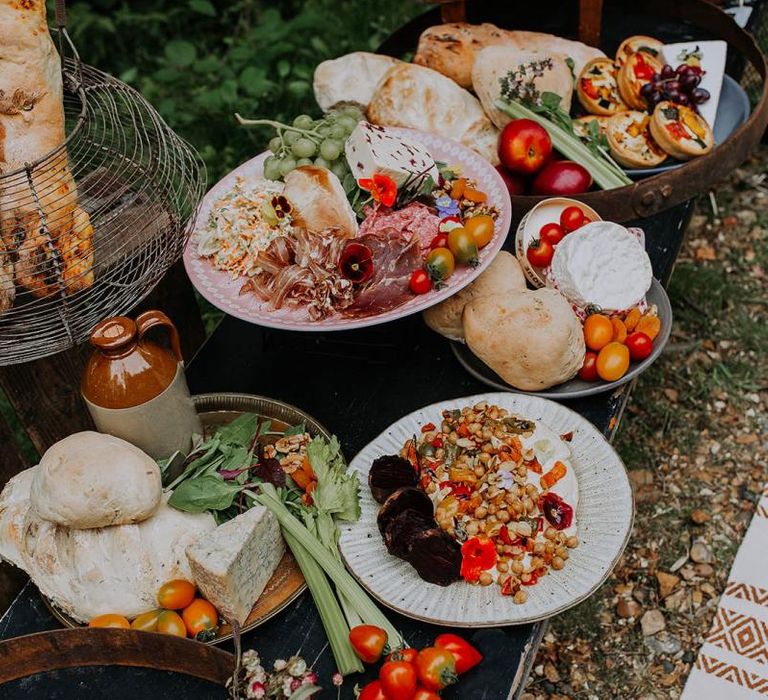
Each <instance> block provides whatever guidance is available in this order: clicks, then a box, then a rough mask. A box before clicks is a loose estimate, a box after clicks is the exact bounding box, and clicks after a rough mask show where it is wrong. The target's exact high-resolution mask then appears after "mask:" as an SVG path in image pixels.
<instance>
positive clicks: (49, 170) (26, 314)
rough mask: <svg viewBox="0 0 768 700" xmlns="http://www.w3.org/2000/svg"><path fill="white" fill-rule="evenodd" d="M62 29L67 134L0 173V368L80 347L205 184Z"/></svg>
mask: <svg viewBox="0 0 768 700" xmlns="http://www.w3.org/2000/svg"><path fill="white" fill-rule="evenodd" d="M62 5H63V3H62ZM62 25H63V22H60V26H59V46H60V53H61V55H62V71H63V83H64V115H65V130H66V139H65V141H64V143H62V144H61V145H60V146H59V147H58V148H56V149H55V150H53V151H52V152H50V153H48V154H47V155H46V156H44V157H43V158H41V159H39V160H37V161H35V162H33V163H27V164H25V166H24V167H22V168H20V169H18V170H15V171H14V172H8V173H4V174H2V175H0V234H1V235H0V366H2V365H10V364H16V363H20V362H27V361H30V360H34V359H39V358H41V357H46V356H48V355H52V354H54V353H57V352H60V351H62V350H66V349H68V348H70V347H72V346H74V345H76V344H78V343H81V342H83V341H84V340H86V339H87V338H88V336H89V334H90V331H91V329H92V328H93V326H94V325H95V324H96V323H97V322H98V321H99V320H101V319H102V318H104V317H107V316H112V315H120V314H124V313H126V312H127V311H129V310H130V309H131V308H132V307H133V306H135V305H136V304H137V303H138V302H139V301H140V300H141V299H143V298H144V297H145V296H146V295H147V294H149V292H150V291H151V290H152V289H153V287H154V286H155V285H156V284H157V283H158V282H159V281H160V279H161V278H162V277H163V275H164V274H165V272H166V271H167V270H168V269H169V268H170V266H171V265H173V264H174V263H175V262H176V261H177V260H178V259H179V258H180V257H181V254H182V252H183V249H184V245H185V243H186V240H187V237H188V235H189V233H190V232H191V230H192V227H193V225H194V220H195V216H196V213H197V208H198V205H199V202H200V200H201V197H202V194H203V191H204V187H205V166H204V164H203V163H202V161H201V159H200V157H199V155H198V154H197V153H196V152H195V151H194V149H192V148H191V147H190V146H189V145H188V144H187V143H186V142H185V141H183V140H182V139H181V138H180V137H179V136H177V135H176V134H175V133H174V132H173V131H171V129H170V128H169V126H168V125H167V124H166V123H165V122H164V121H163V119H162V118H161V117H160V115H159V114H158V113H157V112H156V111H155V110H154V109H153V108H152V106H151V105H150V104H149V103H148V102H147V101H146V100H145V99H144V98H143V97H142V96H141V95H140V94H139V93H138V92H137V91H136V90H134V89H133V88H131V87H130V86H128V85H126V84H125V83H122V82H121V81H119V80H117V79H115V78H113V77H112V76H110V75H107V74H106V73H103V72H101V71H99V70H97V69H95V68H92V67H89V66H87V65H84V64H82V63H81V61H80V59H79V57H78V54H77V51H76V50H75V48H74V46H73V45H72V44H71V42H70V41H69V37H68V35H67V34H66V30H65V29H64V28H63V26H62ZM65 54H71V55H65Z"/></svg>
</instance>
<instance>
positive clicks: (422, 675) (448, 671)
mask: <svg viewBox="0 0 768 700" xmlns="http://www.w3.org/2000/svg"><path fill="white" fill-rule="evenodd" d="M416 671H417V673H418V674H419V683H421V684H422V685H423V686H424V687H425V688H427V690H442V689H443V688H445V687H447V686H449V685H452V684H453V683H455V682H456V681H457V680H458V676H457V675H456V657H455V656H454V655H453V654H452V653H451V652H450V651H448V650H447V649H440V648H439V647H426V648H424V649H422V650H421V651H420V652H419V655H418V656H417V657H416Z"/></svg>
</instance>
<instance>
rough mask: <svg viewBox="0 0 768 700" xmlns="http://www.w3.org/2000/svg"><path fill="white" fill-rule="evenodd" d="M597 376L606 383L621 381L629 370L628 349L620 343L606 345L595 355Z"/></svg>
mask: <svg viewBox="0 0 768 700" xmlns="http://www.w3.org/2000/svg"><path fill="white" fill-rule="evenodd" d="M596 366H597V374H598V376H599V377H600V379H604V380H605V381H606V382H615V381H616V380H617V379H621V378H622V377H623V376H624V375H625V374H626V372H627V370H628V369H629V348H627V346H626V345H623V344H622V343H608V345H606V346H605V347H604V348H603V349H602V350H601V351H600V352H599V353H598V355H597V363H596Z"/></svg>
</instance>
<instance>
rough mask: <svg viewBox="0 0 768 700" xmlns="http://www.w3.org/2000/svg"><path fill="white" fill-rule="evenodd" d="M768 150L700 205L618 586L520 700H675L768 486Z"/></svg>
mask: <svg viewBox="0 0 768 700" xmlns="http://www.w3.org/2000/svg"><path fill="white" fill-rule="evenodd" d="M767 173H768V147H766V146H763V147H761V148H760V149H758V151H757V152H756V153H755V154H754V156H753V158H752V159H751V160H750V162H748V163H747V164H745V165H744V166H743V167H742V168H740V169H739V170H738V171H736V172H734V173H733V174H732V175H731V176H730V177H729V178H727V179H726V180H724V181H723V182H722V183H720V184H719V185H718V186H717V187H715V188H714V190H713V192H714V194H712V195H710V196H704V197H702V198H701V200H700V201H699V202H698V206H697V210H696V215H695V216H694V219H693V221H692V223H691V227H690V228H689V230H688V233H687V237H686V243H685V246H684V248H683V251H682V253H681V256H680V258H679V260H678V263H677V266H676V268H675V273H674V276H673V279H672V283H671V285H670V297H671V299H672V305H673V308H674V312H675V325H674V329H673V333H672V338H671V340H670V343H669V345H668V346H667V349H666V351H665V353H664V354H663V356H662V357H661V359H660V360H659V362H657V363H656V365H655V366H654V367H653V368H652V369H651V370H649V371H648V372H646V373H645V374H644V375H643V376H642V377H641V379H640V381H639V383H638V386H637V387H636V389H635V391H634V393H633V395H632V397H631V399H630V406H629V407H628V409H627V413H626V414H625V417H624V421H623V423H622V426H621V429H620V433H619V436H618V439H617V447H618V449H619V452H620V453H621V455H622V457H623V459H624V461H625V463H626V465H627V468H628V469H629V473H630V478H631V481H632V484H633V487H634V490H635V501H636V503H637V517H636V520H635V528H634V532H633V534H632V539H631V540H630V543H629V546H628V547H627V550H626V552H625V554H624V556H623V558H622V559H621V561H620V562H619V564H618V566H617V568H616V570H615V571H614V572H613V575H612V576H611V578H610V579H609V580H608V581H607V582H606V583H605V584H604V585H603V587H602V588H601V589H600V590H599V591H598V592H597V593H596V594H595V595H594V596H593V597H592V598H591V599H589V600H588V601H586V602H585V603H583V604H582V605H580V606H578V607H576V608H574V609H572V610H571V611H569V612H568V613H566V614H564V615H561V616H559V617H557V618H555V619H554V620H552V622H551V625H550V627H549V630H548V632H547V634H546V636H545V639H544V643H543V645H542V647H541V649H540V651H539V655H538V658H537V659H536V663H535V666H534V672H533V673H532V674H531V678H530V680H529V683H528V687H527V688H526V693H525V694H524V695H523V700H545V699H546V700H566V699H568V698H572V699H574V700H576V699H584V700H607V699H609V698H617V699H618V698H621V699H622V700H635V699H638V700H651V699H653V698H672V699H674V698H678V697H679V696H680V694H681V692H682V689H683V686H684V685H685V680H686V678H687V676H688V673H689V670H690V668H691V665H692V663H693V661H694V660H695V658H696V654H697V653H698V649H699V647H700V645H701V643H702V640H703V637H704V636H705V635H706V633H707V631H708V630H709V627H710V624H711V621H712V618H713V616H714V612H715V609H716V607H717V603H718V599H719V596H720V593H721V592H722V590H723V588H724V586H725V583H726V581H727V579H728V573H729V570H730V567H731V564H732V562H733V559H734V556H735V555H736V551H737V550H738V546H739V542H740V541H741V539H742V537H743V536H744V533H745V531H746V528H747V526H748V525H749V522H750V519H751V517H752V512H753V510H754V507H755V503H756V501H757V499H758V498H759V494H760V492H761V489H762V487H763V484H764V483H765V481H766V479H767V478H768V468H767V466H766V465H768V442H767V441H766V434H767V433H768V431H767V430H766V429H767V428H768V414H766V401H767V400H768V371H766V370H767V369H768V354H766V352H765V349H766V347H768V294H767V293H766V291H767V290H768V277H767V276H766V274H767V268H768V175H767Z"/></svg>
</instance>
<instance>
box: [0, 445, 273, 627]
mask: <svg viewBox="0 0 768 700" xmlns="http://www.w3.org/2000/svg"><path fill="white" fill-rule="evenodd" d="M167 500H168V494H165V493H163V489H162V485H161V475H160V470H159V468H158V465H157V463H156V462H155V461H154V460H153V459H151V458H150V457H149V456H148V455H146V454H145V453H144V452H142V451H141V450H140V449H139V448H137V447H134V446H133V445H131V444H130V443H128V442H126V441H124V440H121V439H119V438H115V437H112V436H110V435H103V434H101V433H95V432H81V433H75V434H74V435H70V436H69V437H67V438H65V439H63V440H61V441H59V442H58V443H56V444H55V445H53V446H52V447H51V448H49V449H48V450H47V451H46V453H45V454H44V455H43V457H42V458H41V460H40V464H39V465H37V466H34V467H32V468H30V469H27V470H25V471H23V472H21V473H20V474H17V475H16V476H15V477H14V478H13V479H11V480H10V481H9V482H8V483H7V484H6V486H5V488H4V489H3V491H2V493H1V494H0V559H2V560H6V561H9V562H11V563H12V564H14V565H16V566H18V567H19V568H21V569H23V570H24V571H26V572H27V574H28V575H29V577H30V578H31V579H32V581H33V582H34V583H35V585H37V587H38V588H39V589H40V591H41V592H42V593H43V594H44V595H45V596H46V597H47V598H48V599H50V600H51V601H52V602H53V604H54V605H55V606H56V607H57V608H59V609H60V610H61V611H62V612H64V613H66V614H67V615H69V616H70V617H72V618H73V619H75V620H78V621H80V622H88V621H89V620H91V619H92V618H93V617H96V616H97V615H102V614H105V613H117V614H120V615H124V616H125V617H127V618H129V619H132V618H134V617H136V616H138V615H140V614H142V613H145V612H148V611H150V610H152V609H155V608H157V592H158V590H159V588H160V586H161V585H162V584H163V583H166V582H167V581H170V580H173V579H185V580H188V581H194V582H195V583H196V584H197V586H198V588H199V589H200V590H201V592H202V593H203V595H204V596H205V597H206V598H207V599H208V600H210V601H211V603H213V604H214V605H215V607H217V609H219V612H220V613H221V614H222V615H223V616H225V617H226V618H227V619H229V620H232V619H237V621H238V622H243V621H244V619H245V618H246V617H247V614H248V612H249V611H250V609H251V606H252V605H253V603H254V602H255V600H256V599H257V598H258V596H259V595H260V593H261V591H262V590H263V588H264V586H265V585H266V582H267V580H268V579H269V578H270V577H271V575H272V573H273V572H274V569H275V567H276V566H277V563H278V561H279V560H280V557H281V556H282V554H283V546H284V545H283V543H282V539H281V537H280V532H279V526H278V525H277V522H276V520H275V518H274V515H272V513H270V512H269V511H266V510H265V509H263V508H262V509H260V510H261V511H263V512H257V509H251V511H253V512H251V511H246V513H245V514H243V515H241V516H238V518H240V519H242V520H243V521H245V524H246V525H247V524H248V522H249V521H252V520H253V519H254V518H256V519H258V518H261V519H264V520H266V521H269V522H267V525H269V527H270V533H271V537H272V539H273V540H274V542H273V543H272V546H271V548H270V549H271V552H272V553H271V555H270V556H269V557H268V558H267V559H265V560H263V561H262V562H259V565H261V564H263V567H261V570H259V571H256V570H254V572H253V575H252V576H251V577H250V579H251V580H250V581H248V582H246V583H243V582H240V581H236V582H235V581H234V580H233V581H232V583H233V584H236V585H237V586H238V587H239V588H245V587H248V591H247V593H248V594H249V595H248V598H249V599H248V600H244V599H243V597H242V596H240V595H232V593H231V591H228V590H226V587H225V586H222V585H221V582H222V581H228V579H229V578H231V577H232V571H230V570H228V567H229V568H231V567H232V566H233V560H234V558H235V556H236V554H237V551H236V550H237V544H238V543H237V542H235V552H234V555H233V556H231V557H229V556H228V553H227V548H226V547H225V546H223V545H222V543H221V542H220V539H221V531H222V530H224V529H225V530H226V531H225V532H224V534H227V533H229V534H230V536H231V538H234V539H237V535H236V533H233V532H232V530H233V529H237V528H238V527H239V526H240V523H239V522H236V521H237V520H238V518H235V520H232V521H229V522H228V523H226V524H224V525H221V526H219V527H218V528H217V526H216V521H215V520H214V518H213V516H212V515H211V514H210V513H208V512H203V513H184V512H182V511H179V510H176V509H175V508H172V507H170V506H169V505H168V503H167ZM212 545H215V548H216V549H217V550H218V551H217V552H212V553H208V551H207V550H208V549H210V548H211V546H212ZM214 559H215V560H216V561H215V562H214V565H213V567H212V568H213V569H214V570H213V571H207V570H206V569H208V568H211V567H209V566H208V563H207V562H208V561H209V560H214ZM222 560H224V561H222ZM216 567H219V568H220V570H219V571H216V570H215V569H216ZM254 583H255V584H256V586H255V587H254V586H253V584H254ZM250 598H252V599H250Z"/></svg>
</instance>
